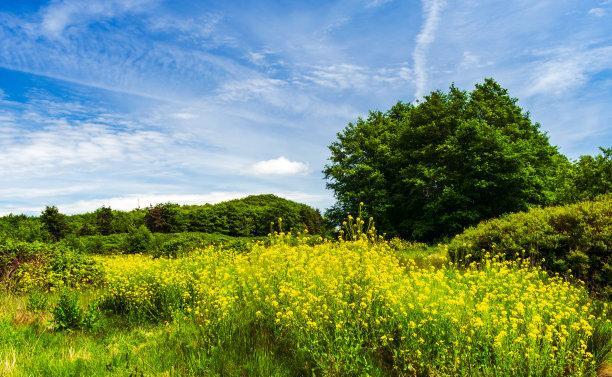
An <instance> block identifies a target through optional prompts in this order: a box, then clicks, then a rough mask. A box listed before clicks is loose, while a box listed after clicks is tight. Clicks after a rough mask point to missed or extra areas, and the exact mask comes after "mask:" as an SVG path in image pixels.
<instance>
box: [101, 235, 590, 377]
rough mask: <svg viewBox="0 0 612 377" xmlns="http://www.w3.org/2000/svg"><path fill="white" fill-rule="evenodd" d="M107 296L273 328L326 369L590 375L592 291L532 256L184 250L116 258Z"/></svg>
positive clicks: (223, 326) (144, 309) (327, 247)
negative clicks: (457, 262) (408, 258)
mask: <svg viewBox="0 0 612 377" xmlns="http://www.w3.org/2000/svg"><path fill="white" fill-rule="evenodd" d="M101 264H102V265H103V266H104V270H105V275H106V282H107V289H106V290H105V292H106V293H105V294H106V297H105V302H107V303H108V304H109V306H110V307H112V308H114V309H115V310H116V311H117V312H121V313H125V314H131V315H139V316H143V317H145V318H158V319H161V318H181V319H185V318H188V319H189V320H193V321H196V323H198V324H199V325H200V326H201V328H202V334H204V336H206V337H208V338H209V339H210V341H211V344H221V343H222V342H223V341H224V339H225V338H227V339H229V337H231V336H232V334H235V333H236V331H237V330H236V329H238V328H242V329H244V328H245V327H249V326H250V327H251V328H253V329H259V330H258V331H264V330H263V329H265V331H267V332H269V333H270V334H272V336H273V337H274V339H275V342H277V343H279V344H283V345H284V347H285V348H284V351H285V352H291V354H292V358H294V359H295V360H301V361H303V364H304V365H309V366H310V367H309V368H311V369H315V370H319V371H320V372H321V373H322V374H334V375H337V374H341V375H356V374H367V373H369V372H371V371H372V370H373V369H374V368H379V367H380V366H382V367H383V368H388V369H389V370H395V371H396V372H395V373H399V374H403V375H415V374H419V375H420V374H435V375H542V376H554V375H584V374H585V373H587V374H588V373H589V372H592V371H593V370H594V368H595V365H594V360H593V355H591V354H590V353H589V351H588V349H587V342H588V339H589V337H590V336H591V334H592V331H593V328H592V326H593V322H594V320H595V318H594V316H593V315H592V314H591V313H592V309H591V304H590V300H589V298H588V295H587V293H586V292H585V291H584V289H582V288H579V287H574V286H571V285H570V284H568V283H567V282H564V281H563V280H561V279H559V278H556V277H550V276H548V275H547V274H546V273H545V272H543V271H542V270H540V269H538V268H533V267H530V266H529V265H528V264H526V263H523V262H501V261H489V262H487V263H485V264H483V265H481V266H479V267H478V268H476V267H475V266H474V267H469V268H467V269H458V268H456V267H453V266H452V265H451V266H448V265H447V266H444V267H442V268H433V267H431V268H422V267H418V266H417V265H416V264H411V263H405V262H402V263H400V262H399V260H398V257H397V256H396V252H395V251H394V250H393V248H392V247H390V246H389V245H388V244H387V243H385V242H371V241H369V240H367V239H358V240H357V241H351V242H323V243H321V244H318V245H314V246H309V245H306V244H300V243H298V244H296V245H289V244H286V243H281V242H279V243H276V244H273V245H271V246H269V247H266V246H264V245H255V246H254V247H253V249H252V250H251V251H250V252H249V253H243V254H232V253H220V252H219V251H218V250H215V249H213V248H209V249H205V250H201V251H199V252H197V253H195V254H193V255H190V256H189V257H185V258H179V259H172V260H170V259H151V258H149V257H146V256H140V255H134V256H127V257H126V256H122V257H105V258H103V259H102V260H101Z"/></svg>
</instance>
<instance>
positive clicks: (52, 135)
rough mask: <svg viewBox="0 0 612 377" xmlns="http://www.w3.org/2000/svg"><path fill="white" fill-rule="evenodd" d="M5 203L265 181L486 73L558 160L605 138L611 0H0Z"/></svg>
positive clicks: (21, 209)
mask: <svg viewBox="0 0 612 377" xmlns="http://www.w3.org/2000/svg"><path fill="white" fill-rule="evenodd" d="M0 41H1V43H0V214H7V213H26V214H36V213H39V212H40V211H41V209H42V208H43V207H44V206H45V205H57V206H58V207H59V209H60V210H61V211H63V212H66V213H79V212H84V211H89V210H93V209H95V208H98V207H100V206H101V205H110V206H111V207H113V208H115V209H130V208H135V207H144V206H147V205H150V204H155V203H159V202H167V201H171V202H177V203H185V204H194V203H204V202H210V203H214V202H219V201H222V200H227V199H231V198H236V197H241V196H245V195H249V194H258V193H274V194H277V195H280V196H283V197H286V198H289V199H293V200H297V201H300V202H304V203H308V204H310V205H313V206H315V207H317V208H320V209H325V208H327V207H329V206H330V205H331V204H332V203H333V193H332V192H330V191H328V190H326V188H325V180H324V177H323V174H322V173H321V170H322V169H323V166H324V165H325V163H326V161H327V158H328V157H329V152H328V149H327V146H328V145H329V144H330V143H331V142H333V141H334V139H335V136H336V133H337V132H339V131H341V130H342V129H343V128H344V127H345V126H346V125H347V124H348V123H349V122H351V121H355V120H356V119H357V118H358V117H360V116H361V117H363V116H367V114H368V111H369V110H381V111H384V110H386V109H388V108H389V107H390V106H392V105H393V104H394V103H396V102H397V101H405V102H412V101H415V100H416V99H418V98H421V97H422V96H423V95H425V94H427V93H428V92H429V91H431V90H436V89H447V88H448V87H449V85H450V84H451V83H454V84H455V85H456V86H458V87H460V88H463V89H470V88H473V86H474V84H476V83H478V82H481V81H482V80H483V79H484V78H485V77H493V78H495V79H496V80H497V81H498V82H499V83H500V84H501V85H502V86H504V87H506V88H508V89H509V91H510V94H511V95H512V96H513V97H517V98H519V104H520V105H521V106H522V107H523V108H524V109H525V110H526V111H529V113H530V114H531V117H532V119H533V120H534V121H537V122H539V123H540V124H541V128H542V130H543V131H545V132H547V133H548V135H549V137H550V140H551V142H552V143H553V144H554V145H557V146H558V147H559V149H560V151H561V152H562V153H564V154H566V155H567V156H569V157H570V158H576V157H578V156H580V155H582V154H594V153H596V152H597V151H598V149H597V148H598V146H608V147H609V146H612V0H606V1H603V0H593V1H589V0H567V1H566V0H551V1H547V0H541V1H533V0H529V1H527V0H515V1H500V0H497V1H493V0H491V1H487V0H483V1H472V0H452V1H451V0H446V1H444V0H422V1H416V0H413V1H409V0H404V1H399V0H396V1H393V0H354V1H265V0H262V1H249V2H242V1H218V2H215V1H211V2H208V1H181V0H173V1H163V0H107V1H101V0H88V1H80V0H63V1H62V0H58V1H50V2H48V1H25V0H21V1H0Z"/></svg>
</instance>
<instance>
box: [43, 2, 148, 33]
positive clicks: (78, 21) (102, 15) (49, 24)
mask: <svg viewBox="0 0 612 377" xmlns="http://www.w3.org/2000/svg"><path fill="white" fill-rule="evenodd" d="M155 2H156V1H154V0H105V1H101V0H88V1H77V0H57V1H53V2H52V3H51V4H49V5H48V6H46V7H44V8H43V9H42V10H41V16H42V17H41V18H42V19H41V22H40V25H41V29H42V31H43V32H44V34H45V35H46V36H48V37H52V38H58V37H61V36H62V34H63V32H64V31H65V30H66V29H68V28H70V27H75V26H80V25H87V24H89V23H90V22H93V21H100V20H109V19H112V18H115V17H117V16H120V15H123V14H125V13H129V12H136V11H143V10H145V9H146V8H147V7H151V5H152V4H154V3H155Z"/></svg>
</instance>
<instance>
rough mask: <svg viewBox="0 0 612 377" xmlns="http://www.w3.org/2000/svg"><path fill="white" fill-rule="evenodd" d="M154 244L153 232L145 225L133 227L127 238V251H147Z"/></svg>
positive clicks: (132, 252)
mask: <svg viewBox="0 0 612 377" xmlns="http://www.w3.org/2000/svg"><path fill="white" fill-rule="evenodd" d="M153 245H154V240H153V234H152V233H151V231H150V230H149V229H148V228H147V227H146V226H144V225H141V226H139V227H138V228H131V229H130V231H129V232H128V234H127V237H126V239H125V251H126V252H127V253H131V254H134V253H145V252H147V251H149V250H150V249H151V248H152V246H153Z"/></svg>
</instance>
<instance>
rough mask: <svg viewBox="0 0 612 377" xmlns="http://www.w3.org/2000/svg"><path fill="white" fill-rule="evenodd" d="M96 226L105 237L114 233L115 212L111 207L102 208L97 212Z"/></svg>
mask: <svg viewBox="0 0 612 377" xmlns="http://www.w3.org/2000/svg"><path fill="white" fill-rule="evenodd" d="M96 226H97V228H98V233H99V234H101V235H103V236H108V235H109V234H112V233H113V211H112V210H111V208H110V207H104V206H102V207H100V208H99V209H98V210H97V211H96Z"/></svg>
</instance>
